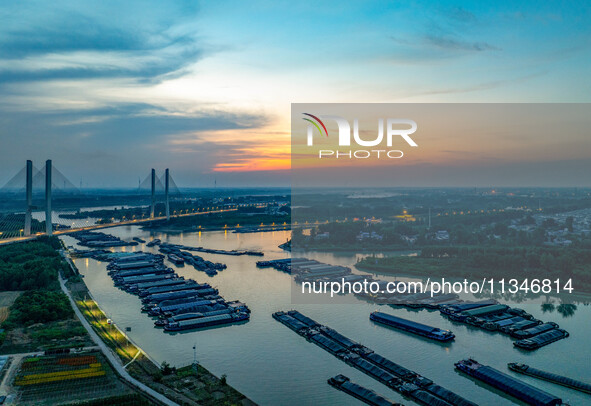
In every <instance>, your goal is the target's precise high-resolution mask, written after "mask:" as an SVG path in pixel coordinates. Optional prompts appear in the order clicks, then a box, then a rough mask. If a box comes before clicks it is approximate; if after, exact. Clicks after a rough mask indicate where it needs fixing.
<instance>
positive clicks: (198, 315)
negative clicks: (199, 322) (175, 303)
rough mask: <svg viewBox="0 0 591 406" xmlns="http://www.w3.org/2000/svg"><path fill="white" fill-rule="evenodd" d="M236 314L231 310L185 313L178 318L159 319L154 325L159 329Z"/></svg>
mask: <svg viewBox="0 0 591 406" xmlns="http://www.w3.org/2000/svg"><path fill="white" fill-rule="evenodd" d="M231 313H234V310H232V309H230V308H226V309H221V310H212V311H209V312H202V313H198V312H196V313H185V314H179V315H177V316H171V317H167V318H162V319H158V320H156V321H155V322H154V325H155V326H157V327H163V326H165V325H167V324H170V323H174V322H178V321H183V320H192V319H199V318H202V317H209V316H217V315H220V314H231Z"/></svg>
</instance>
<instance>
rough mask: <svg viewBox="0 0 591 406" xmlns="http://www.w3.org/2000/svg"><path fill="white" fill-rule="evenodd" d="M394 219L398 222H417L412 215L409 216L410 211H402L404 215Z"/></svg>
mask: <svg viewBox="0 0 591 406" xmlns="http://www.w3.org/2000/svg"><path fill="white" fill-rule="evenodd" d="M394 218H395V219H396V220H398V221H417V219H416V217H414V216H413V215H412V214H408V210H406V209H404V210H402V214H399V215H397V216H394Z"/></svg>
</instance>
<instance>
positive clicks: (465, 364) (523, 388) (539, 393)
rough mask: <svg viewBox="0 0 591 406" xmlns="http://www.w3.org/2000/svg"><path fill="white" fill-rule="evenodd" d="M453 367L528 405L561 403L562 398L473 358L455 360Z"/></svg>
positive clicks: (554, 404) (556, 405)
mask: <svg viewBox="0 0 591 406" xmlns="http://www.w3.org/2000/svg"><path fill="white" fill-rule="evenodd" d="M454 365H455V367H456V368H457V369H458V370H460V371H462V372H464V373H466V374H468V375H470V376H472V377H474V378H476V379H478V380H480V381H482V382H485V383H487V384H489V385H491V386H493V387H495V388H497V389H499V390H500V391H502V392H505V393H507V394H509V395H511V396H514V397H516V398H517V399H520V400H522V401H524V402H526V403H528V404H530V405H534V406H559V405H562V399H560V398H559V397H557V396H554V395H551V394H550V393H548V392H544V391H543V390H541V389H538V388H536V387H535V386H532V385H529V384H527V383H525V382H523V381H520V380H519V379H515V378H513V377H512V376H510V375H507V374H505V373H503V372H501V371H498V370H497V369H495V368H492V367H490V366H488V365H482V364H480V363H478V362H477V361H475V360H473V359H471V358H470V359H465V360H462V361H459V362H456V363H455V364H454Z"/></svg>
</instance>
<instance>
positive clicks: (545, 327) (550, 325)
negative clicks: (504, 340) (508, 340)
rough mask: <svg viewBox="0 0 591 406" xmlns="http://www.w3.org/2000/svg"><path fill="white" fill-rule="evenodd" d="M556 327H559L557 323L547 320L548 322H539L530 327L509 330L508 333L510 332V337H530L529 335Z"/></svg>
mask: <svg viewBox="0 0 591 406" xmlns="http://www.w3.org/2000/svg"><path fill="white" fill-rule="evenodd" d="M558 327H559V326H558V324H556V323H553V322H548V323H544V324H539V325H537V326H535V327H532V328H527V329H523V330H517V331H511V333H510V334H511V337H515V338H518V339H524V338H530V337H533V336H536V335H538V334H542V333H545V332H547V331H550V330H554V329H555V328H558Z"/></svg>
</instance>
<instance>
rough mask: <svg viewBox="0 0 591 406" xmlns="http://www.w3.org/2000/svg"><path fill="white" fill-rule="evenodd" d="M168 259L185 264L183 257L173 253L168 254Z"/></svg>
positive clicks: (174, 262) (178, 263)
mask: <svg viewBox="0 0 591 406" xmlns="http://www.w3.org/2000/svg"><path fill="white" fill-rule="evenodd" d="M168 260H169V261H170V262H172V263H173V264H175V265H184V264H185V260H184V259H183V258H181V257H179V256H177V255H174V254H168Z"/></svg>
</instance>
